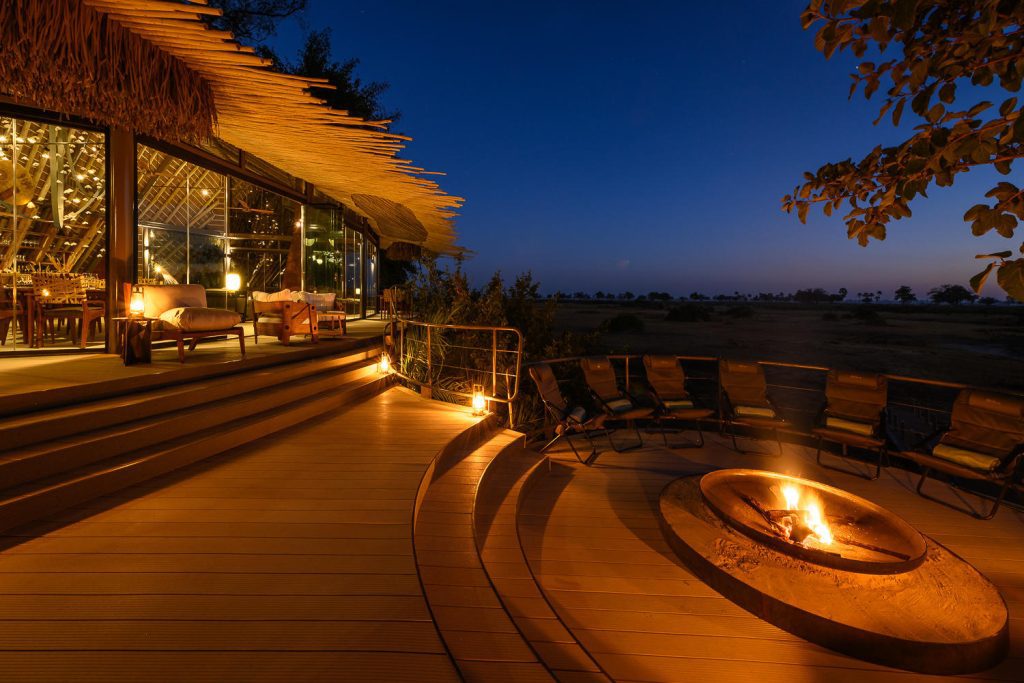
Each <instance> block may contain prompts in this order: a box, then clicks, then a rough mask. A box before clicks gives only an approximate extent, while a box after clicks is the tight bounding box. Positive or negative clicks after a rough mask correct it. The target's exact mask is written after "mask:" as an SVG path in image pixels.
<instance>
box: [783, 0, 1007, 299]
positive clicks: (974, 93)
mask: <svg viewBox="0 0 1024 683" xmlns="http://www.w3.org/2000/svg"><path fill="white" fill-rule="evenodd" d="M801 20H802V22H803V26H804V28H805V29H806V28H810V27H811V26H814V25H815V24H820V28H819V29H818V32H817V36H816V38H815V47H816V48H817V49H818V50H820V51H821V52H822V53H824V55H825V57H826V58H828V57H831V56H832V54H833V53H835V52H836V51H837V50H839V51H842V50H847V49H848V50H850V51H851V52H852V53H853V54H854V55H855V56H856V57H858V58H862V57H863V56H864V55H865V54H866V53H867V52H868V51H869V50H871V51H872V52H874V49H875V48H877V50H878V51H879V52H880V53H881V54H882V56H883V59H884V61H879V62H877V63H876V62H873V61H862V62H861V63H860V64H859V65H858V67H857V71H856V73H854V74H853V84H852V86H851V89H850V95H851V96H852V95H853V93H854V92H856V90H857V88H858V87H861V86H863V92H864V96H865V97H866V98H870V97H871V96H872V95H873V94H874V93H875V92H877V91H878V90H879V88H880V87H882V86H883V81H884V87H882V90H883V92H884V93H885V101H884V102H883V103H882V106H881V110H880V112H879V116H878V119H876V120H875V123H876V124H877V123H878V122H879V121H881V120H882V118H884V117H885V116H886V115H887V114H891V117H892V122H893V124H894V125H899V122H900V119H901V117H902V115H903V111H904V107H905V106H906V105H907V104H908V103H909V104H910V109H911V111H912V112H913V113H914V114H916V115H917V116H918V117H920V119H921V123H920V124H919V125H917V126H915V127H914V133H913V135H911V136H910V137H909V138H907V139H906V140H905V141H903V142H902V143H900V144H898V145H895V146H884V147H883V146H882V145H879V146H877V147H875V148H874V149H873V150H872V151H871V152H870V153H868V155H867V156H865V157H864V158H863V159H861V160H860V161H858V162H854V161H853V160H852V159H846V160H845V161H839V162H837V163H831V164H826V165H824V166H822V167H821V168H819V169H818V170H817V171H816V172H814V173H810V172H807V173H804V183H803V184H802V185H798V186H797V187H796V188H795V189H794V191H793V194H791V195H786V196H785V197H783V199H782V208H783V210H784V211H787V212H792V211H794V210H795V211H796V213H797V216H798V217H799V218H800V220H801V222H805V221H806V218H807V212H808V209H809V208H810V206H811V205H812V204H821V205H822V209H823V210H824V213H825V215H826V216H830V215H831V214H832V212H833V211H834V210H836V209H839V208H840V207H841V206H842V205H843V204H844V203H846V204H848V205H849V207H850V211H849V212H848V213H847V214H846V215H845V216H844V217H843V220H844V222H845V223H846V227H847V234H848V235H849V237H850V238H851V239H853V238H856V239H857V241H858V242H859V243H860V244H861V245H864V246H866V245H867V243H868V241H869V240H870V239H871V238H875V239H879V240H881V239H885V235H886V226H887V225H888V224H889V222H890V221H894V220H900V219H902V218H907V217H909V216H910V215H911V210H910V201H911V200H913V199H914V197H916V196H917V195H921V196H922V197H925V196H927V194H926V192H927V190H928V188H929V187H930V186H931V185H933V184H934V185H935V186H938V187H945V186H949V185H952V184H953V182H954V180H955V178H956V176H958V175H959V174H961V173H966V172H967V171H969V170H970V169H971V168H974V167H976V166H991V167H994V168H995V170H996V171H998V172H999V173H1001V174H1003V175H1008V174H1009V173H1010V170H1011V165H1012V164H1013V162H1014V161H1016V160H1019V159H1021V158H1024V107H1022V106H1020V105H1019V104H1018V100H1017V97H1015V96H1011V97H1007V98H1006V99H1004V100H1003V101H1002V102H1001V104H1000V105H999V106H998V108H996V109H993V104H992V102H989V101H985V100H984V99H983V96H984V95H986V94H989V95H992V96H994V97H993V99H995V98H1002V97H1005V96H1006V95H1008V94H1011V93H1016V92H1017V91H1019V90H1020V87H1021V81H1022V79H1024V68H1022V66H1024V65H1022V63H1021V58H1020V55H1021V54H1024V30H1022V29H1021V27H1022V26H1024V3H1022V2H1013V1H1010V0H957V1H956V2H953V1H951V0H871V2H864V0H859V1H850V0H847V1H845V2H836V1H834V0H811V1H810V3H809V4H808V6H807V8H806V9H805V10H804V12H803V14H802V15H801ZM962 85H969V86H970V87H968V89H967V90H966V92H965V93H964V97H965V99H966V100H967V103H966V104H960V103H958V102H957V95H958V94H959V93H958V91H957V88H958V87H960V86H962ZM1000 90H1001V91H1002V92H1000ZM979 100H980V101H979ZM985 196H986V197H988V198H989V199H992V200H994V203H993V204H992V205H989V204H987V203H984V204H975V205H974V206H972V207H971V208H970V209H968V210H967V212H966V213H965V214H964V220H965V221H968V222H970V223H971V231H972V232H973V233H974V234H975V235H984V234H985V233H987V232H989V231H991V230H995V231H996V232H997V233H999V234H1000V235H1001V236H1003V237H1006V238H1008V239H1009V238H1012V237H1013V233H1014V229H1015V228H1016V227H1017V223H1018V219H1022V220H1024V188H1020V187H1018V186H1017V185H1015V184H1014V183H1010V182H1007V181H1003V182H1000V183H998V184H997V185H996V186H995V187H994V188H992V189H991V190H989V192H988V193H986V195H985ZM1021 251H1022V253H1024V245H1021ZM1012 255H1013V252H1011V251H1003V252H998V253H995V254H984V255H982V256H981V257H980V258H988V259H993V260H992V261H991V262H990V263H989V265H988V267H987V268H985V270H984V271H982V272H981V273H979V274H978V275H977V276H976V277H975V278H972V280H971V286H972V287H973V288H974V289H975V291H980V290H981V288H982V287H983V286H984V284H985V280H986V278H987V277H988V275H989V274H990V273H991V272H992V271H993V270H997V274H996V279H997V281H998V282H999V286H1000V287H1002V288H1003V289H1004V290H1005V291H1006V292H1007V293H1008V294H1010V295H1011V296H1013V297H1014V298H1015V299H1017V300H1018V301H1024V258H1017V259H1011V258H1010V257H1011V256H1012Z"/></svg>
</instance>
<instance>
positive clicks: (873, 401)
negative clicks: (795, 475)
mask: <svg viewBox="0 0 1024 683" xmlns="http://www.w3.org/2000/svg"><path fill="white" fill-rule="evenodd" d="M825 382H826V383H825V399H826V401H827V405H826V406H825V410H824V413H823V414H822V419H821V424H820V426H818V427H816V428H814V429H812V430H811V432H812V433H813V434H814V435H815V436H817V437H818V453H817V459H818V464H819V465H821V466H822V467H827V468H828V469H831V470H837V471H839V472H846V473H847V474H849V473H850V472H849V470H846V469H842V468H838V467H833V466H832V465H826V464H825V463H823V462H822V461H821V446H822V442H823V441H831V442H833V443H838V444H840V445H841V446H842V448H843V451H842V457H843V458H848V457H849V456H848V454H847V447H849V446H853V447H854V448H863V449H864V450H868V451H876V452H877V453H878V461H877V462H876V463H875V474H874V476H868V477H866V478H867V479H878V477H879V475H880V474H881V473H882V463H883V461H884V459H885V435H884V434H883V432H882V423H883V417H884V416H885V405H886V402H887V400H888V382H887V381H886V379H885V378H884V377H882V376H881V375H858V374H854V373H852V372H841V371H839V370H832V371H831V372H829V373H828V379H826V381H825Z"/></svg>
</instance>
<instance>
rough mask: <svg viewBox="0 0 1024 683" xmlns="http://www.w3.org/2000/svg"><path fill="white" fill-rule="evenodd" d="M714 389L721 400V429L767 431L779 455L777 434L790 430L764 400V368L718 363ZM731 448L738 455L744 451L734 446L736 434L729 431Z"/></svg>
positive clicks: (767, 400)
mask: <svg viewBox="0 0 1024 683" xmlns="http://www.w3.org/2000/svg"><path fill="white" fill-rule="evenodd" d="M718 386H719V397H720V400H721V411H720V415H721V416H722V427H723V429H724V428H725V427H729V428H735V427H746V428H748V429H756V430H767V431H770V432H772V433H773V434H774V435H775V441H776V443H777V444H778V446H779V455H782V439H781V438H780V437H779V432H780V431H781V430H785V429H787V428H789V427H790V424H789V422H787V421H786V420H784V419H783V418H781V417H779V414H778V412H777V411H776V410H775V406H774V405H773V404H772V402H771V400H770V399H769V398H768V382H767V380H765V376H764V368H763V367H761V365H759V364H758V363H746V362H741V361H734V360H725V359H722V360H720V361H719V362H718ZM729 436H730V437H732V447H733V449H734V450H736V451H737V452H739V453H753V452H755V451H744V450H742V449H741V448H740V447H739V445H738V444H737V443H736V432H735V431H734V430H732V429H730V431H729Z"/></svg>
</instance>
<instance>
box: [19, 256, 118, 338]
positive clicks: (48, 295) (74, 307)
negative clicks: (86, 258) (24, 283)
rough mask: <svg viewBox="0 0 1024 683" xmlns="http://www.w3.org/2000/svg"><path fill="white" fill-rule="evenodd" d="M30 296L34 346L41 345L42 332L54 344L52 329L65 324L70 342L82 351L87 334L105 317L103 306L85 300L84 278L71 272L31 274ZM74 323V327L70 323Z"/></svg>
mask: <svg viewBox="0 0 1024 683" xmlns="http://www.w3.org/2000/svg"><path fill="white" fill-rule="evenodd" d="M32 294H33V298H34V299H35V305H36V330H35V331H34V333H35V339H34V341H33V344H34V345H37V346H42V345H43V344H44V342H45V339H46V334H45V333H46V332H47V331H49V333H50V341H51V342H54V341H56V337H55V329H56V327H58V326H59V324H60V323H64V322H66V323H67V325H68V327H69V328H70V331H71V337H72V340H73V341H77V342H78V343H79V345H80V346H81V347H82V348H83V349H84V348H85V346H86V344H87V343H88V341H89V331H90V330H91V329H92V327H93V326H94V325H96V326H98V325H99V323H100V321H102V320H103V318H104V317H105V315H106V304H104V303H103V302H102V301H93V300H90V299H89V296H88V292H87V291H86V287H85V277H84V276H83V275H80V274H74V273H33V274H32ZM74 321H77V324H75V323H74Z"/></svg>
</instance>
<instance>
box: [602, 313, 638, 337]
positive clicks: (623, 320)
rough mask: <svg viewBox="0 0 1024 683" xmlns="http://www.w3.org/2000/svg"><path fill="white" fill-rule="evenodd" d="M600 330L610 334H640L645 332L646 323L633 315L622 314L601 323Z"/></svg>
mask: <svg viewBox="0 0 1024 683" xmlns="http://www.w3.org/2000/svg"><path fill="white" fill-rule="evenodd" d="M600 329H601V331H603V332H608V333H609V334H639V333H641V332H643V331H644V321H643V320H641V319H640V318H639V317H638V316H635V315H633V314H632V313H620V314H618V315H617V316H615V317H613V318H609V319H608V320H605V321H604V322H603V323H601V326H600Z"/></svg>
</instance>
